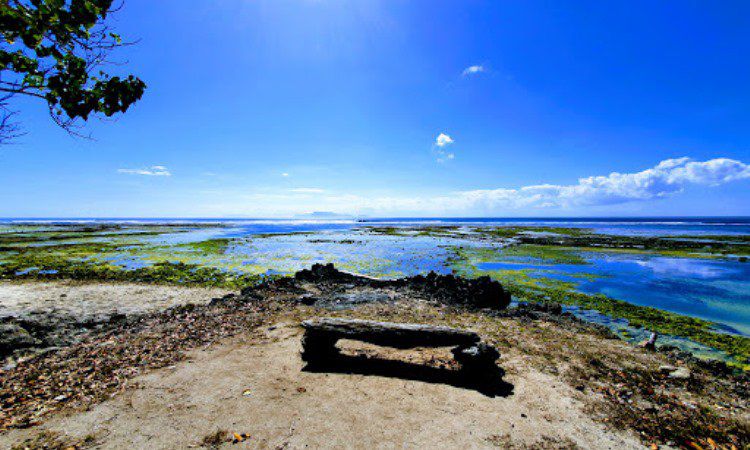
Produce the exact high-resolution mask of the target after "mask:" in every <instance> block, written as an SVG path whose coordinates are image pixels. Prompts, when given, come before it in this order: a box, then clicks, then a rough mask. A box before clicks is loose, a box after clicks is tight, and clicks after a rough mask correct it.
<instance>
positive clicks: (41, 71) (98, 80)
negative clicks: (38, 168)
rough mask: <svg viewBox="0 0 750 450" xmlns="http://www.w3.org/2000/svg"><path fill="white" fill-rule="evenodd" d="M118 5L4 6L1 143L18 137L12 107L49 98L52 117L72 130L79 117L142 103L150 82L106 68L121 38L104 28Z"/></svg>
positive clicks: (19, 1)
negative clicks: (20, 99) (17, 100)
mask: <svg viewBox="0 0 750 450" xmlns="http://www.w3.org/2000/svg"><path fill="white" fill-rule="evenodd" d="M112 2H113V0H5V1H4V2H3V4H2V5H0V38H1V40H0V92H2V93H3V94H4V95H3V96H2V97H0V109H2V112H3V119H2V122H0V142H2V141H3V140H8V139H9V138H12V137H14V136H17V135H18V127H17V124H15V123H12V122H11V120H10V118H11V117H12V116H13V115H14V114H15V111H12V110H11V109H10V108H9V105H8V101H9V100H10V98H11V97H13V96H15V95H25V96H30V97H35V98H39V99H42V100H44V101H45V102H46V103H47V105H48V107H49V110H50V115H51V117H52V119H53V120H54V121H55V122H56V123H57V124H58V125H60V126H61V127H63V128H64V129H66V130H68V131H70V132H73V131H72V127H73V124H74V121H75V120H76V119H82V120H84V121H85V120H87V119H88V118H89V116H90V115H91V114H97V113H100V114H103V115H105V116H107V117H110V116H112V115H114V114H116V113H120V112H125V111H127V109H128V108H129V107H130V106H131V105H132V104H133V103H135V102H136V101H138V100H139V99H140V98H141V96H142V95H143V92H144V90H145V88H146V84H145V83H144V82H143V81H142V80H140V79H139V78H137V77H135V76H133V75H127V76H125V77H120V76H111V75H109V74H107V73H105V72H104V71H102V70H98V71H97V68H100V67H101V66H103V65H105V64H107V63H108V62H109V61H108V60H107V57H108V55H109V53H110V52H111V51H112V50H113V49H115V48H117V47H121V46H123V45H126V44H125V43H123V41H122V38H121V37H120V36H119V35H118V34H116V33H114V32H111V31H110V30H109V28H108V27H107V26H106V25H105V24H104V21H105V19H107V16H108V15H109V14H110V13H111V12H112V10H111V7H112Z"/></svg>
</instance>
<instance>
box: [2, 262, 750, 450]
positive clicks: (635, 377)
mask: <svg viewBox="0 0 750 450" xmlns="http://www.w3.org/2000/svg"><path fill="white" fill-rule="evenodd" d="M452 283H453V282H452V281H440V282H439V283H438V284H437V285H435V286H436V287H435V289H438V290H437V291H432V290H428V291H424V290H423V289H424V288H427V287H428V286H431V285H429V284H428V285H425V287H424V288H423V287H420V286H421V285H412V284H408V283H407V284H403V283H395V282H383V281H380V280H370V279H359V278H357V277H353V276H351V275H337V274H336V272H319V271H318V272H316V271H315V270H313V271H312V272H310V274H307V275H302V276H299V277H297V278H295V279H284V280H279V281H277V282H269V283H266V284H264V285H259V286H257V287H254V288H248V289H246V290H244V291H243V292H242V293H241V294H239V295H229V296H226V297H224V298H222V299H216V300H214V301H208V302H200V303H201V304H198V305H195V304H188V305H184V306H176V307H173V308H170V309H167V310H165V311H161V312H156V313H149V314H145V315H142V316H140V317H139V318H138V320H135V321H125V322H121V323H117V324H115V325H114V326H113V327H112V328H111V329H109V330H105V329H103V330H100V331H96V332H93V333H91V334H89V335H87V336H86V337H84V338H83V339H82V340H81V341H80V342H78V343H75V344H73V345H71V346H69V347H66V348H63V349H60V350H57V351H54V352H50V353H45V354H42V355H39V356H37V357H36V358H32V359H30V360H28V361H25V362H23V363H21V364H19V366H18V367H17V368H15V369H12V370H9V371H2V372H0V381H1V382H0V386H2V389H4V390H3V391H2V392H0V402H3V403H2V412H3V414H4V419H3V420H2V421H0V422H2V423H3V424H4V425H3V428H7V427H9V426H10V427H11V428H9V429H7V430H6V431H0V442H3V443H7V444H8V445H10V444H12V443H17V442H22V441H24V440H27V439H34V438H35V437H38V436H40V435H41V433H50V434H45V435H44V436H47V437H50V436H54V438H55V439H60V440H61V442H65V443H74V444H80V448H86V445H87V444H86V442H89V443H90V444H91V445H99V444H102V443H106V444H107V446H109V447H114V448H119V446H125V443H126V442H132V439H136V440H138V442H142V441H140V439H148V440H149V442H152V441H151V440H152V439H155V440H153V442H154V444H153V445H154V446H156V447H157V448H170V447H172V448H173V447H174V446H187V445H188V444H192V443H200V442H201V440H202V438H203V437H205V436H207V435H209V434H211V433H213V432H215V431H216V429H217V428H218V429H222V428H224V429H229V430H231V431H234V432H243V433H244V432H247V433H249V434H250V435H251V436H254V439H255V440H254V441H251V443H253V444H258V443H260V442H269V443H276V444H281V443H283V441H284V440H285V439H289V437H288V436H287V434H288V427H289V424H288V423H287V424H286V425H284V426H285V427H286V431H284V432H282V431H281V430H279V429H278V428H274V426H273V425H272V424H273V423H274V420H276V421H278V420H279V419H273V418H275V417H280V416H285V417H287V418H289V417H293V414H292V411H294V410H296V411H302V410H301V409H300V405H299V403H297V400H295V399H299V400H301V399H304V398H307V397H305V396H309V400H308V402H315V403H316V404H319V405H321V407H322V408H336V407H337V406H336V405H339V406H338V407H339V408H340V407H341V402H343V401H344V398H351V395H353V394H352V392H364V393H367V394H369V395H366V396H363V397H361V399H360V400H358V402H357V403H356V404H357V405H371V407H373V408H378V407H380V406H379V405H383V403H382V401H384V399H386V398H388V399H389V400H388V401H387V402H386V403H387V404H388V405H389V407H393V406H395V407H397V408H398V407H401V408H409V407H410V406H408V405H413V406H411V407H416V408H417V410H418V411H419V413H418V414H417V413H415V414H416V415H415V416H412V419H413V420H415V421H417V422H422V421H423V420H428V421H429V420H439V421H443V420H447V418H448V417H451V416H456V414H457V413H458V412H459V411H461V416H462V417H466V418H467V419H466V420H470V419H471V417H478V416H473V415H472V414H479V411H484V410H487V411H488V412H489V411H495V408H499V410H498V411H505V412H506V413H507V412H508V411H517V413H516V414H513V415H507V414H506V415H504V416H503V417H506V419H503V421H501V422H496V420H497V417H498V416H497V414H498V413H499V412H493V413H491V415H490V416H488V417H487V419H488V420H489V419H490V418H493V420H495V422H492V421H489V422H487V423H486V424H485V422H484V419H482V420H481V421H480V423H481V424H482V425H476V427H477V428H471V427H472V426H471V425H470V424H469V422H467V424H466V426H468V427H470V428H471V429H475V430H476V433H477V434H476V435H475V436H474V437H471V436H469V435H465V434H462V433H458V434H456V433H453V432H452V433H451V434H450V436H446V439H450V442H456V443H462V444H464V445H471V446H475V447H492V446H493V445H497V443H504V442H505V440H506V439H510V437H509V436H510V435H507V433H509V432H510V430H511V428H513V427H512V426H513V425H515V426H516V427H521V428H520V429H519V428H513V429H514V430H515V431H513V433H512V439H516V440H518V442H515V444H517V445H519V446H523V445H532V444H534V443H535V442H537V441H538V440H539V439H549V440H550V441H549V442H548V446H549V445H551V446H552V447H556V448H566V446H570V445H571V442H573V443H574V444H576V445H579V446H583V447H597V446H601V445H603V444H602V441H599V440H598V439H603V438H605V439H614V441H612V442H618V443H619V444H613V445H615V446H617V447H618V448H629V447H633V448H636V447H637V445H636V442H637V440H634V438H635V436H636V435H639V436H640V440H641V442H642V443H644V444H647V445H648V444H651V443H656V444H659V445H662V444H666V445H676V446H682V445H686V444H684V442H686V439H687V440H690V441H693V442H696V443H701V444H702V445H706V444H705V443H706V442H707V441H706V439H708V438H711V439H713V440H714V441H716V442H719V443H721V444H723V443H734V444H735V445H740V444H741V443H742V442H743V441H744V440H745V439H750V436H748V435H745V434H742V433H743V431H742V430H743V428H742V425H741V424H742V423H743V421H747V419H748V417H747V411H748V404H747V401H748V400H747V399H748V396H747V395H745V394H746V393H747V392H748V387H749V386H750V385H749V381H748V376H747V375H746V374H745V375H739V376H738V375H732V374H731V373H721V372H714V371H711V370H710V369H711V368H710V366H705V365H702V364H701V363H700V362H699V361H695V360H692V359H689V358H687V359H686V357H685V355H682V354H680V353H679V352H677V353H675V352H656V353H654V352H648V351H645V350H643V349H640V348H637V347H633V346H631V345H628V344H627V343H625V342H622V341H620V340H619V339H613V336H612V335H611V334H610V333H609V332H608V331H607V330H603V329H601V327H597V326H594V325H591V324H586V323H583V322H581V321H580V320H578V319H575V318H574V317H572V316H570V315H566V314H560V312H559V311H555V310H551V309H549V308H547V307H530V306H528V307H519V308H511V309H508V310H503V309H500V310H496V311H493V310H491V309H489V310H479V309H475V308H472V307H470V306H462V305H459V304H453V303H451V302H452V301H453V300H450V298H454V297H453V294H450V292H451V289H454V288H453V287H451V286H454V285H453V284H452ZM440 286H443V287H440ZM429 289H434V288H432V287H430V288H429ZM446 289H447V290H446ZM441 292H442V293H443V294H441ZM449 294H450V295H449ZM443 295H449V296H448V297H443ZM376 298H377V299H380V300H377V301H367V302H363V303H362V302H359V301H358V300H357V299H370V300H372V299H376ZM440 298H445V300H440V301H437V300H435V299H440ZM342 301H345V302H346V305H348V307H346V308H343V309H342V308H341V307H340V306H341V304H342V303H341V302H342ZM445 302H447V303H445ZM309 303H312V305H310V304H309ZM320 316H337V317H351V318H364V319H376V320H390V321H396V322H410V323H429V324H436V325H448V326H452V327H458V328H466V329H473V330H475V331H477V332H479V333H480V335H482V337H483V339H485V340H486V341H487V342H488V343H491V344H492V345H494V346H495V347H496V348H498V349H499V350H500V353H501V359H500V361H499V364H500V367H502V368H503V369H504V370H505V371H506V373H507V376H506V378H507V380H508V381H509V382H510V383H512V384H513V385H514V386H515V388H514V393H513V395H511V396H509V397H507V398H502V397H501V398H496V399H488V400H483V398H484V397H482V396H481V395H479V394H476V393H473V391H463V390H461V389H458V390H456V388H453V387H450V386H442V385H432V384H429V383H420V382H414V381H407V382H406V384H404V383H405V382H404V381H403V380H400V379H397V378H396V379H392V380H391V381H388V380H389V379H381V378H379V377H372V376H361V375H329V374H307V375H305V372H300V371H299V364H300V361H299V356H298V347H297V346H298V345H299V337H300V334H299V328H298V324H299V323H300V322H301V321H302V320H305V319H309V318H313V317H320ZM274 343H278V345H280V346H278V347H277V346H276V345H277V344H274ZM384 351H385V350H383V349H382V348H376V349H373V350H366V351H365V353H362V354H361V355H362V356H361V357H375V356H386V355H389V356H391V357H397V358H403V357H406V358H409V360H411V358H416V357H419V354H415V353H407V354H406V355H401V354H398V355H395V354H394V355H390V354H389V353H388V352H386V353H383V352H384ZM355 352H357V353H356V354H360V353H359V352H361V350H359V349H357V348H355ZM423 357H424V358H426V359H420V360H419V361H422V363H425V364H442V363H443V359H442V358H443V356H441V354H435V355H434V356H429V355H423ZM227 358H228V359H227ZM267 358H276V359H270V360H269V359H267ZM278 358H281V359H278ZM431 358H432V359H431ZM273 361H280V363H279V362H273ZM222 367H224V369H221V368H222ZM283 367H287V369H283ZM289 367H291V368H292V369H291V371H289V369H288V368H289ZM676 369H680V374H684V373H687V375H684V376H685V377H683V375H680V376H679V377H678V376H674V377H673V376H671V374H672V372H674V371H676ZM251 374H257V375H251ZM248 377H250V378H248ZM300 377H301V378H300ZM277 378H278V379H279V380H284V381H274V380H276V379H277ZM251 380H253V381H251ZM329 383H331V384H329ZM342 383H343V386H347V387H346V388H344V389H343V390H342ZM21 386H23V390H22V391H18V388H20V387H21ZM187 386H190V388H187V389H186V387H187ZM300 386H303V387H305V388H306V391H305V392H298V388H299V387H300ZM325 386H330V387H331V388H330V389H331V390H330V391H328V390H327V389H328V388H326V387H325ZM27 389H29V390H33V392H36V394H35V395H33V396H32V395H23V394H21V396H20V397H19V394H18V392H24V391H25V390H27ZM349 389H356V391H350V390H349ZM381 389H382V390H381ZM244 390H248V392H249V394H248V395H249V397H245V394H243V392H244ZM12 392H17V393H16V394H10V393H12ZM324 392H329V393H324ZM386 392H387V393H388V394H386ZM408 392H411V394H408ZM438 392H444V393H440V394H438ZM743 392H744V393H743ZM170 393H174V395H172V394H170ZM381 393H382V395H381ZM9 395H10V397H9ZM217 395H218V397H216V396H217ZM356 395H360V394H356ZM436 395H440V396H446V395H447V396H449V397H446V398H451V397H450V396H456V395H460V396H461V399H460V400H458V399H457V400H456V403H455V404H454V406H455V407H456V408H458V410H456V411H453V410H452V408H453V407H452V406H449V408H450V409H449V410H448V411H449V413H448V415H447V416H443V415H442V413H439V412H438V411H439V410H440V409H439V408H438V409H435V408H434V407H432V406H428V405H431V404H432V403H431V402H432V399H433V397H434V396H436ZM477 395H479V396H477ZM13 396H15V399H13V398H14V397H13ZM540 396H541V397H542V398H554V399H555V400H554V402H558V401H559V402H561V403H560V405H566V406H564V407H563V408H562V409H554V408H553V409H549V408H548V407H544V406H543V405H541V404H538V402H537V403H534V401H533V398H537V399H538V398H540ZM214 397H216V398H214ZM357 398H359V397H357ZM441 398H442V397H441ZM129 399H130V400H129ZM146 399H150V400H146ZM252 399H256V400H252ZM254 401H257V402H259V403H252V402H254ZM131 402H132V403H131ZM144 402H145V403H144ZM412 402H417V403H412ZM467 402H468V403H467ZM449 404H450V403H449ZM467 404H473V405H477V404H480V405H483V406H481V407H480V408H479V410H478V411H476V412H473V413H472V412H471V410H467V409H466V405H467ZM716 404H721V405H723V406H722V408H719V409H717V408H716V406H715V405H716ZM188 405H193V406H188ZM245 405H251V406H252V405H254V406H252V408H251V410H246V409H244V408H246V407H247V406H245ZM416 405H423V406H418V407H417V406H416ZM175 406H178V410H179V409H181V408H185V412H186V413H185V414H179V415H177V416H174V415H173V414H172V413H171V412H173V411H174V407H175ZM146 407H147V409H143V408H146ZM368 407H369V406H368ZM194 408H198V409H197V410H195V409H194ZM206 408H208V409H206ZM269 408H273V409H274V411H275V413H270V409H269ZM706 408H708V409H706ZM238 410H241V411H244V412H243V413H242V414H240V415H239V416H238V415H237V411H238ZM314 410H315V409H313V410H307V409H305V410H304V411H308V412H309V414H306V415H305V417H306V419H303V418H300V419H299V421H300V422H298V424H300V425H303V424H304V427H299V428H297V427H295V429H296V430H297V433H298V434H297V436H298V439H302V440H304V441H305V442H317V441H316V437H315V436H316V435H315V434H314V430H316V429H318V427H319V426H320V425H321V423H322V422H320V419H322V417H316V415H315V414H313V412H312V411H314ZM433 410H434V411H435V412H430V411H433ZM708 410H710V411H711V413H710V414H708V415H706V411H708ZM86 411H90V412H86ZM254 411H257V412H254ZM261 411H269V412H267V413H261ZM412 411H416V410H412ZM467 413H468V414H469V416H465V414H467ZM521 413H523V414H524V416H528V417H522V416H521ZM144 414H145V415H146V416H147V417H149V418H150V419H149V420H150V421H153V422H154V424H157V425H158V426H157V427H156V428H155V429H158V428H163V429H170V430H171V429H173V430H176V431H175V432H174V433H173V432H171V431H169V432H164V433H161V434H158V435H152V434H150V433H151V432H150V431H149V430H150V428H141V429H138V428H133V427H131V425H132V424H138V423H141V422H140V421H137V420H135V417H141V418H142V417H143V415H144ZM195 414H198V415H199V416H200V415H201V414H207V415H208V416H209V417H212V420H210V421H208V422H203V423H202V424H196V423H195V422H194V421H193V420H192V419H191V417H193V416H194V415H195ZM264 414H268V415H267V416H266V415H264ZM435 414H437V415H435ZM114 417H117V420H116V421H113V422H110V421H111V420H113V418H114ZM456 417H458V416H456ZM108 418H109V419H108ZM131 418H132V419H133V420H134V421H131ZM644 418H645V419H644ZM362 419H363V420H362V421H361V422H360V421H359V419H357V418H356V417H354V418H353V419H352V420H354V422H346V423H353V424H354V425H353V426H360V424H361V425H362V426H364V424H369V425H368V426H371V425H372V424H373V423H376V424H378V426H376V427H373V428H372V429H375V430H377V429H386V428H388V427H393V426H396V425H395V423H394V422H392V420H393V418H391V417H390V416H387V415H386V416H383V415H381V414H379V413H374V415H373V416H372V417H370V416H368V417H366V418H365V417H364V416H363V418H362ZM373 420H375V422H373ZM408 423H411V422H408ZM491 423H494V425H490V424H491ZM550 423H552V424H553V426H552V427H551V428H550ZM524 424H526V425H524ZM575 424H578V425H579V427H578V428H576V427H575ZM675 424H678V425H677V426H675ZM411 426H412V425H408V426H407V427H406V430H405V431H404V432H407V431H408V430H410V429H411V428H410V427H411ZM413 426H416V423H414V424H413ZM526 426H528V428H524V427H526ZM102 427H103V428H102ZM193 427H194V429H193ZM581 427H583V428H581ZM463 428H465V427H462V428H453V427H451V428H448V429H449V430H454V431H455V430H459V429H463ZM506 428H507V429H506ZM102 429H104V430H105V431H107V432H106V433H99V434H97V433H98V432H99V431H102ZM63 430H65V431H63ZM363 430H364V428H363ZM524 430H526V431H524ZM540 430H541V431H543V432H540ZM575 430H578V431H575ZM55 433H56V434H55ZM345 433H346V432H345V431H344V430H340V433H339V432H337V435H339V436H343V435H345ZM623 433H624V434H623ZM149 435H150V436H151V437H148V436H149ZM399 435H403V433H399ZM155 436H159V437H158V438H155ZM51 438H52V437H50V439H51ZM362 439H364V441H363V442H373V443H374V442H376V440H377V439H380V440H381V442H389V441H388V436H383V435H380V434H378V433H374V434H370V433H368V432H365V431H363V432H362ZM425 439H427V438H425ZM128 440H131V441H128ZM292 441H293V440H292ZM427 441H429V439H427ZM427 441H425V442H427ZM143 442H145V441H143ZM32 448H33V447H32ZM739 448H741V445H740V447H739Z"/></svg>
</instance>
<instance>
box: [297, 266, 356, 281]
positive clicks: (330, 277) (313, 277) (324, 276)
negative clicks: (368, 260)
mask: <svg viewBox="0 0 750 450" xmlns="http://www.w3.org/2000/svg"><path fill="white" fill-rule="evenodd" d="M294 278H295V279H296V280H299V281H310V282H318V283H320V282H326V281H328V282H339V281H353V280H356V279H357V278H358V277H357V276H356V275H352V274H350V273H346V272H342V271H340V270H338V269H336V268H335V267H334V266H333V263H329V264H313V266H312V267H311V268H309V269H302V270H300V271H299V272H297V273H295V274H294ZM362 278H363V277H362Z"/></svg>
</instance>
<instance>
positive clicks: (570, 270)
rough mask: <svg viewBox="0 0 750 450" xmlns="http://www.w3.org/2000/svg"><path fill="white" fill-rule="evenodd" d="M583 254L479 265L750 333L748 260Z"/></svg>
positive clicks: (601, 253) (728, 330)
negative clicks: (576, 260)
mask: <svg viewBox="0 0 750 450" xmlns="http://www.w3.org/2000/svg"><path fill="white" fill-rule="evenodd" d="M582 256H583V257H584V258H585V259H586V263H587V264H554V265H547V264H542V263H539V262H519V261H510V262H509V261H500V262H486V263H480V264H478V265H477V268H478V269H479V270H528V274H529V275H530V276H532V277H547V278H554V279H559V280H563V281H574V282H577V283H578V286H577V289H578V290H579V291H581V292H584V293H586V294H604V295H607V296H609V297H612V298H616V299H620V300H625V301H627V302H630V303H633V304H636V305H640V306H652V307H655V308H659V309H663V310H666V311H670V312H674V313H678V314H684V315H688V316H693V317H698V318H701V319H705V320H709V321H712V322H715V323H716V324H717V325H718V328H719V329H720V330H721V331H725V332H729V333H736V334H742V335H745V336H750V264H748V263H741V262H737V261H732V260H705V259H692V258H668V257H662V256H641V255H638V256H636V255H621V254H607V253H605V252H597V253H588V252H587V253H582ZM587 275H593V276H587Z"/></svg>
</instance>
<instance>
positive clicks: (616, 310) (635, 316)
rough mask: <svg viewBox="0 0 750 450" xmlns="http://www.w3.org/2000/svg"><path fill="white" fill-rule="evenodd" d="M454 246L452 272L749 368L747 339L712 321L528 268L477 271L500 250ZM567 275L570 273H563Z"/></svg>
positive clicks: (749, 348) (522, 299) (748, 342)
mask: <svg viewBox="0 0 750 450" xmlns="http://www.w3.org/2000/svg"><path fill="white" fill-rule="evenodd" d="M475 250H476V249H465V248H461V247H456V248H454V256H453V257H451V259H450V262H451V264H452V268H453V271H454V272H455V273H456V274H457V275H460V276H463V277H467V278H476V277H478V276H481V275H488V276H490V277H491V278H493V279H495V280H497V281H500V282H501V283H502V284H503V286H504V287H505V288H506V289H507V290H508V291H509V292H510V293H511V295H513V296H514V297H515V298H516V299H519V300H521V301H530V302H537V303H559V304H562V305H568V306H577V307H579V308H581V309H586V310H595V311H598V312H599V313H601V314H604V315H606V316H609V317H611V318H613V319H625V320H627V321H628V324H629V325H630V326H631V327H634V328H645V329H648V330H651V331H655V332H658V333H660V334H668V335H673V336H679V337H683V338H687V339H690V340H692V341H695V342H697V343H700V344H703V345H706V346H708V347H711V348H714V349H717V350H720V351H722V352H724V353H726V354H727V355H728V356H729V357H730V358H731V364H733V365H735V366H737V367H740V368H742V369H744V370H750V338H747V337H744V336H738V335H731V334H725V333H720V332H717V331H714V328H715V326H716V324H714V323H713V322H710V321H707V320H703V319H698V318H694V317H689V316H685V315H682V314H676V313H671V312H668V311H664V310H661V309H657V308H653V307H648V306H639V305H634V304H632V303H629V302H626V301H623V300H617V299H613V298H610V297H607V296H606V295H603V294H585V293H582V292H578V291H576V288H577V286H578V283H577V282H575V281H562V280H558V279H554V278H549V277H541V276H533V277H532V276H531V275H530V274H531V272H532V270H531V269H519V270H480V269H478V268H477V267H476V265H477V264H478V263H480V262H485V261H497V259H491V258H492V257H495V256H497V255H498V254H499V255H502V252H501V251H502V250H503V249H490V250H491V251H486V250H485V249H480V250H481V251H478V252H477V251H475ZM566 275H570V274H566Z"/></svg>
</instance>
